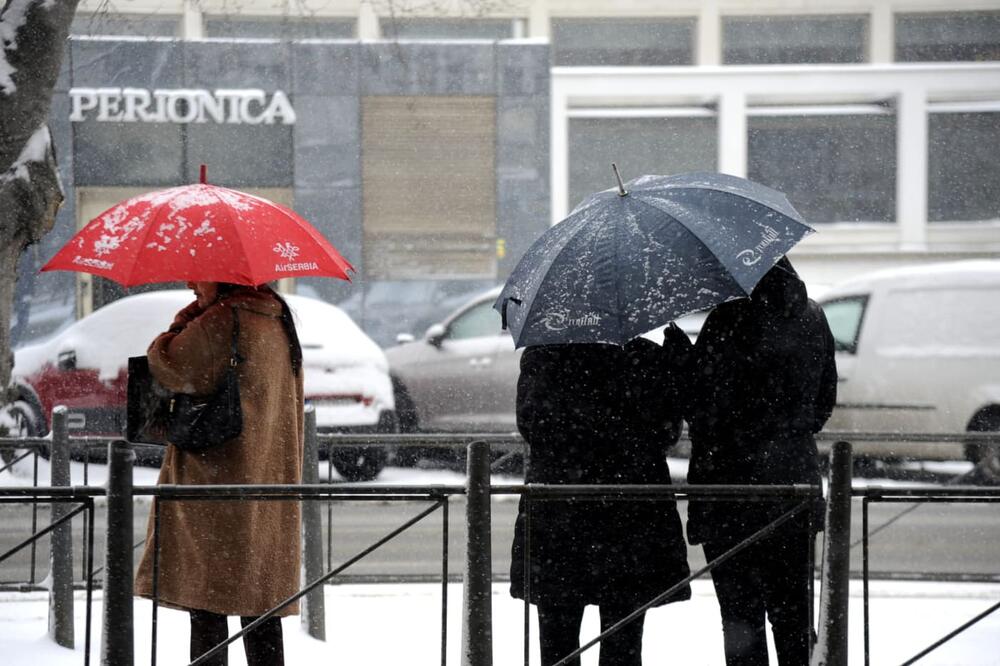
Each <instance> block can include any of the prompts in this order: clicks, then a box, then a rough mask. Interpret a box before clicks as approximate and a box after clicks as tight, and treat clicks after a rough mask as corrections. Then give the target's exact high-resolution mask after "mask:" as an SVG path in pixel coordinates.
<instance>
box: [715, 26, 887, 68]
mask: <svg viewBox="0 0 1000 666" xmlns="http://www.w3.org/2000/svg"><path fill="white" fill-rule="evenodd" d="M722 45H723V46H722V62H723V63H725V64H727V65H770V64H796V63H855V62H867V60H868V55H867V53H868V17H866V16H739V17H737V16H730V17H726V18H724V19H723V20H722Z"/></svg>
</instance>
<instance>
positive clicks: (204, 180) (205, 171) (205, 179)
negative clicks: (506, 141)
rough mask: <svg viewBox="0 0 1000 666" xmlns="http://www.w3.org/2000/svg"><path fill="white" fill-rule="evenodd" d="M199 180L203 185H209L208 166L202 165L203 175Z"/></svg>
mask: <svg viewBox="0 0 1000 666" xmlns="http://www.w3.org/2000/svg"><path fill="white" fill-rule="evenodd" d="M199 180H200V182H201V184H202V185H205V184H207V183H208V165H207V164H202V165H201V174H200V175H199Z"/></svg>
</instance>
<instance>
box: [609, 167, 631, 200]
mask: <svg viewBox="0 0 1000 666" xmlns="http://www.w3.org/2000/svg"><path fill="white" fill-rule="evenodd" d="M611 170H612V171H614V172H615V178H617V179H618V196H620V197H623V196H625V195H626V194H628V190H626V189H625V183H623V182H622V175H621V174H620V173H618V165H617V164H615V163H614V162H612V163H611Z"/></svg>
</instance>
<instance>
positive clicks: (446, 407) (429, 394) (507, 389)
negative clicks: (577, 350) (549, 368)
mask: <svg viewBox="0 0 1000 666" xmlns="http://www.w3.org/2000/svg"><path fill="white" fill-rule="evenodd" d="M499 293H500V288H499V287H496V288H494V289H491V290H489V291H487V292H485V293H483V294H480V295H479V296H476V297H475V298H473V299H472V300H471V301H469V302H468V303H466V304H465V305H463V306H461V307H460V308H458V309H457V310H456V311H455V312H454V313H452V314H451V315H450V316H448V317H447V318H445V319H444V321H442V322H439V323H436V324H433V325H431V326H430V328H428V329H427V332H426V333H425V334H424V335H423V337H421V338H420V339H417V340H414V341H412V342H404V343H402V344H399V345H397V346H395V347H390V348H389V349H387V350H386V351H385V355H386V357H387V358H388V359H389V371H390V374H391V375H392V382H393V388H394V389H395V392H396V413H397V415H398V416H399V418H400V426H401V428H402V429H403V431H404V432H415V431H424V432H514V431H515V430H516V424H515V420H514V399H515V396H516V389H517V375H518V371H519V364H520V358H521V350H515V349H514V341H513V339H512V338H511V336H510V333H509V332H508V331H504V330H503V329H502V328H501V326H500V315H499V314H498V313H497V311H496V310H494V309H493V301H495V300H496V298H497V296H498V295H499Z"/></svg>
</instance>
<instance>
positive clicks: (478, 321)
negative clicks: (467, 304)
mask: <svg viewBox="0 0 1000 666" xmlns="http://www.w3.org/2000/svg"><path fill="white" fill-rule="evenodd" d="M500 330H501V329H500V313H499V312H497V311H496V310H494V309H493V303H491V302H486V303H480V304H479V305H477V306H475V307H474V308H470V309H469V310H467V311H466V312H464V313H462V314H461V315H460V316H459V317H458V318H456V319H455V320H454V321H452V322H451V325H450V326H449V327H448V338H449V339H450V340H463V339H465V338H480V337H483V336H487V335H500Z"/></svg>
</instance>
